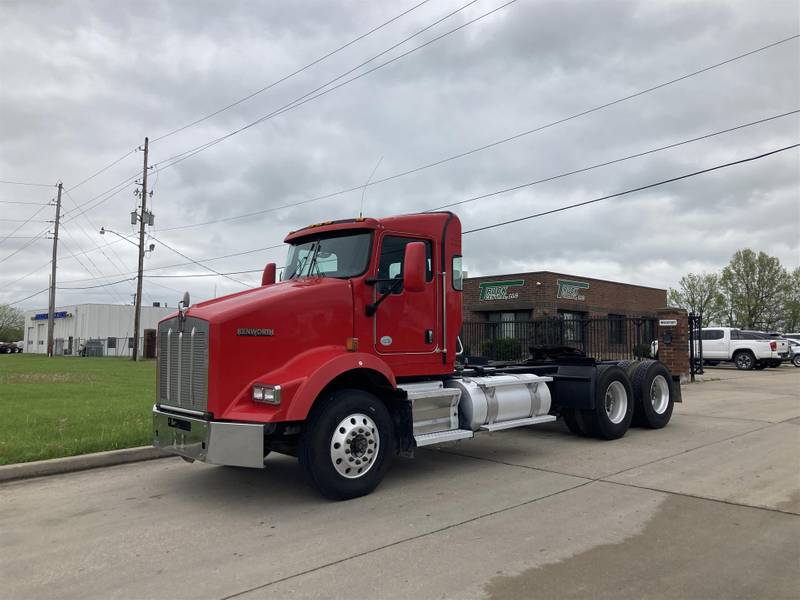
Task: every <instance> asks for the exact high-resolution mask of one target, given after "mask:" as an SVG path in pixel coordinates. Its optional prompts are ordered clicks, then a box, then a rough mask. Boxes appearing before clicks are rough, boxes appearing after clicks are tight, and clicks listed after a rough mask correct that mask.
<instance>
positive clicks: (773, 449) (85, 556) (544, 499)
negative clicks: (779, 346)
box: [0, 366, 800, 600]
mask: <svg viewBox="0 0 800 600" xmlns="http://www.w3.org/2000/svg"><path fill="white" fill-rule="evenodd" d="M705 378H706V381H704V382H702V383H697V384H693V385H687V386H684V403H683V404H682V405H677V406H676V410H675V414H674V417H673V420H672V422H671V424H670V425H669V426H668V427H667V428H665V429H663V430H659V431H645V430H641V429H632V430H630V431H629V432H628V434H627V435H626V436H625V437H624V438H623V439H621V440H618V441H616V442H600V441H597V440H587V439H581V438H577V437H573V436H571V435H569V434H568V433H566V429H565V428H563V427H562V426H561V425H560V424H557V425H552V426H544V427H542V426H540V427H538V428H537V427H532V428H525V429H518V430H512V431H508V432H499V433H494V434H486V435H484V436H483V437H481V438H478V439H476V440H473V441H470V442H464V443H460V444H459V443H456V444H451V445H447V446H442V447H440V448H437V449H432V450H424V451H419V452H418V457H417V458H416V459H414V460H407V459H397V461H396V462H395V465H394V467H393V469H392V470H391V471H390V472H389V474H388V476H387V478H386V479H385V481H384V482H383V484H382V485H381V487H379V488H378V490H377V491H376V492H375V493H374V494H372V495H370V496H368V497H365V498H360V499H357V500H352V501H349V502H340V503H332V502H328V501H326V500H324V499H322V498H320V497H319V496H318V495H317V494H316V493H315V492H314V491H313V490H312V489H311V488H310V487H309V486H308V485H306V483H305V482H304V480H303V477H302V473H301V472H300V469H299V467H298V466H297V464H296V462H295V461H294V460H293V459H290V458H285V457H280V456H277V457H274V458H273V457H270V459H269V461H268V467H269V468H268V469H267V470H265V471H250V470H244V469H231V468H221V467H212V466H208V465H201V464H194V465H189V464H186V463H184V462H183V461H181V460H180V459H173V458H168V459H162V460H155V461H150V462H144V463H136V464H130V465H122V466H118V467H112V468H106V469H98V470H94V471H85V472H80V473H73V474H68V475H59V476H52V477H45V478H40V479H35V480H28V481H19V482H13V483H6V484H3V485H0V539H1V540H2V543H0V575H2V577H1V580H2V592H0V596H2V597H3V598H126V599H128V598H130V599H133V598H136V599H139V598H192V599H193V600H196V599H199V598H231V597H237V598H247V599H255V598H295V597H296V598H344V597H348V598H419V599H424V598H533V597H537V598H579V597H581V598H586V597H592V598H615V599H619V598H642V597H653V598H662V597H664V598H797V597H798V596H800V369H796V368H793V367H789V366H784V367H781V368H779V369H767V370H765V371H753V372H741V371H735V370H731V369H725V368H722V369H707V372H706V375H705Z"/></svg>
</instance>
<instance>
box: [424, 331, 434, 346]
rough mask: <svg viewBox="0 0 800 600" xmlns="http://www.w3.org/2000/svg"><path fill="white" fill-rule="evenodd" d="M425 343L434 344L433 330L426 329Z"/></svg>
mask: <svg viewBox="0 0 800 600" xmlns="http://www.w3.org/2000/svg"><path fill="white" fill-rule="evenodd" d="M425 343H426V344H432V343H433V329H426V330H425Z"/></svg>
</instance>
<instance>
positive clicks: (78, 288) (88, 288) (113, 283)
mask: <svg viewBox="0 0 800 600" xmlns="http://www.w3.org/2000/svg"><path fill="white" fill-rule="evenodd" d="M135 279H136V277H128V278H127V279H120V280H119V281H112V282H111V283H101V284H98V285H87V286H82V287H59V288H57V289H59V290H93V289H96V288H104V287H108V286H110V285H117V284H118V283H125V282H127V281H133V280H135Z"/></svg>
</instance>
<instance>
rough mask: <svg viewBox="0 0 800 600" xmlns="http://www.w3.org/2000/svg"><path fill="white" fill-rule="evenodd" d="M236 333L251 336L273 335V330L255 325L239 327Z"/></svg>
mask: <svg viewBox="0 0 800 600" xmlns="http://www.w3.org/2000/svg"><path fill="white" fill-rule="evenodd" d="M236 335H242V336H251V337H270V336H273V335H275V330H274V329H265V328H257V327H239V328H238V329H237V330H236Z"/></svg>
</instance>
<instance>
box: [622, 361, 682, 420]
mask: <svg viewBox="0 0 800 600" xmlns="http://www.w3.org/2000/svg"><path fill="white" fill-rule="evenodd" d="M672 385H673V383H672V377H671V375H670V373H669V369H667V367H665V366H664V364H663V363H660V362H658V361H654V360H645V361H642V362H641V363H639V365H638V366H637V368H636V371H634V372H633V375H632V376H631V387H632V388H633V398H634V412H633V421H634V423H636V424H637V425H640V426H642V427H647V428H648V429H661V428H662V427H664V426H666V424H667V423H669V421H670V419H671V418H672V409H673V408H674V406H675V403H674V400H673V398H674V394H673V390H672Z"/></svg>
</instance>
